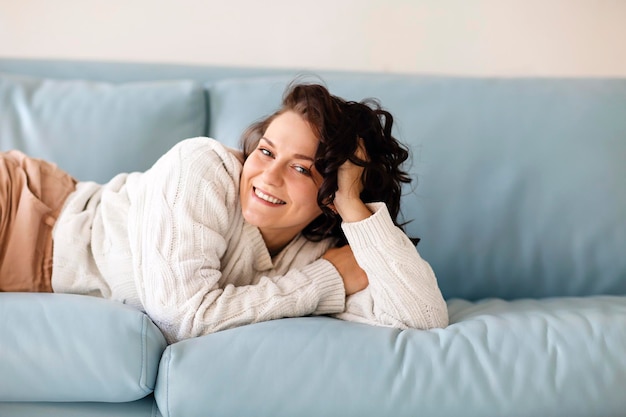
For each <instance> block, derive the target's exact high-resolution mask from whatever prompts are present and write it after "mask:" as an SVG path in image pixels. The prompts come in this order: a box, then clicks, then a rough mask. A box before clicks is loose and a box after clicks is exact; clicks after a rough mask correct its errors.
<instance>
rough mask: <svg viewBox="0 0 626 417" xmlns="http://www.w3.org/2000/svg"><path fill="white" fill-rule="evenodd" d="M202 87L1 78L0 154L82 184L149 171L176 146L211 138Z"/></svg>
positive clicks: (170, 83) (174, 83)
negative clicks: (22, 156) (17, 155)
mask: <svg viewBox="0 0 626 417" xmlns="http://www.w3.org/2000/svg"><path fill="white" fill-rule="evenodd" d="M206 113H207V109H206V98H205V93H204V89H203V87H202V86H201V85H200V84H199V83H196V82H193V81H186V80H178V81H158V82H129V83H120V84H114V83H107V82H96V81H86V80H56V79H47V78H35V77H28V76H19V75H11V74H2V73H0V114H1V118H2V119H1V120H2V123H0V150H1V151H6V150H9V149H19V150H21V151H23V152H25V153H27V154H29V155H30V156H33V157H38V158H44V159H48V160H50V161H53V162H55V163H57V164H58V165H59V166H60V167H61V168H63V169H64V170H66V171H68V172H69V173H70V174H72V175H73V176H74V177H75V178H77V179H78V180H81V181H88V180H89V181H97V182H106V181H108V180H109V179H111V178H112V177H113V176H114V175H116V174H118V173H120V172H132V171H143V170H145V169H147V168H149V167H150V166H151V165H152V164H153V163H154V162H155V161H156V160H157V159H158V157H159V156H161V155H162V154H163V153H165V152H166V151H167V150H169V149H170V148H171V147H172V145H173V144H175V143H176V142H178V141H180V140H182V139H186V138H190V137H195V136H203V135H205V134H206V119H207V116H206Z"/></svg>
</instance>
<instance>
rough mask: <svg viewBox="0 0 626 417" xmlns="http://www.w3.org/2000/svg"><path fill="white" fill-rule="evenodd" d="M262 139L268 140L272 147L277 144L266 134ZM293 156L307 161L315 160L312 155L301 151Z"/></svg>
mask: <svg viewBox="0 0 626 417" xmlns="http://www.w3.org/2000/svg"><path fill="white" fill-rule="evenodd" d="M261 139H262V140H264V141H265V142H267V144H268V145H270V146H271V147H272V148H276V145H274V142H272V141H271V140H269V139H268V138H266V137H265V136H263V137H262V138H261ZM293 157H294V158H296V159H304V160H306V161H311V162H315V158H312V157H310V156H307V155H303V154H301V153H297V154H294V155H293Z"/></svg>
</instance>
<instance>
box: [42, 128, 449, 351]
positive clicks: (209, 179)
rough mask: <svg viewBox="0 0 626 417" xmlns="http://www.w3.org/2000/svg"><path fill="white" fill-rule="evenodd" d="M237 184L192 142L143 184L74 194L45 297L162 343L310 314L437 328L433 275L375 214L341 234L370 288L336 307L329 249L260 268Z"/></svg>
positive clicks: (81, 187) (262, 255)
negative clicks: (99, 302) (98, 309)
mask: <svg viewBox="0 0 626 417" xmlns="http://www.w3.org/2000/svg"><path fill="white" fill-rule="evenodd" d="M240 173H241V163H240V162H239V160H238V159H237V158H236V157H235V156H234V155H233V154H232V153H231V152H230V151H229V150H228V149H227V148H225V147H224V146H223V145H221V144H220V143H219V142H217V141H214V140H213V139H209V138H193V139H188V140H185V141H182V142H180V143H179V144H177V145H176V146H174V147H173V148H172V149H171V150H170V151H169V152H168V153H166V154H165V155H164V156H163V157H161V158H160V159H159V160H158V161H157V162H156V163H155V164H154V166H153V167H152V168H151V169H149V170H148V171H146V172H145V173H132V174H120V175H118V176H116V177H115V178H113V179H112V180H111V181H110V182H109V183H107V184H104V185H99V184H95V183H90V182H85V183H79V184H78V187H77V190H76V192H75V193H73V194H72V195H71V196H70V198H69V199H68V201H67V202H66V204H65V207H64V209H63V211H62V213H61V216H60V217H59V219H58V221H57V223H56V225H55V229H54V232H53V233H54V234H53V237H54V259H53V277H52V285H53V288H54V291H56V292H70V293H79V294H88V295H94V296H100V297H105V298H111V299H113V300H117V301H121V302H124V303H127V304H130V305H133V306H135V307H137V308H139V309H142V310H143V311H145V312H146V313H147V314H148V315H149V316H150V318H151V319H152V320H153V321H154V322H155V323H156V324H157V325H158V326H159V327H160V328H161V330H162V331H163V333H164V334H165V336H166V338H167V339H168V341H169V342H175V341H178V340H182V339H185V338H189V337H194V336H200V335H204V334H208V333H211V332H215V331H219V330H223V329H227V328H231V327H236V326H241V325H244V324H249V323H255V322H259V321H266V320H272V319H277V318H283V317H297V316H305V315H310V314H327V315H330V314H337V317H339V318H343V319H348V320H356V321H362V322H367V323H372V324H382V325H389V326H396V327H401V328H406V327H417V328H430V327H436V326H442V325H445V324H446V323H447V312H446V310H445V302H443V299H442V298H441V294H440V293H439V289H438V288H437V284H436V280H435V278H434V274H433V273H432V270H431V269H430V267H429V266H428V264H427V263H426V262H424V261H423V260H421V258H420V257H419V255H418V254H417V251H416V250H415V248H414V247H412V245H411V244H410V241H408V239H406V236H405V235H404V234H403V233H402V232H401V231H400V230H399V229H396V228H395V227H394V226H393V223H392V222H391V219H390V218H389V214H388V213H387V211H386V209H385V208H384V205H380V207H378V211H377V212H376V214H375V215H373V216H372V217H371V218H370V219H367V220H364V221H363V222H358V223H355V224H349V225H345V226H344V227H345V230H346V234H347V235H348V239H349V241H350V243H351V245H353V250H354V252H355V256H356V257H357V260H358V261H359V263H360V264H362V266H363V268H364V269H365V270H366V271H367V273H368V276H369V277H370V287H369V288H368V289H366V290H365V291H361V292H360V293H358V294H355V295H354V296H351V297H348V300H347V304H346V297H345V290H344V288H343V282H342V280H341V277H340V276H339V274H338V273H337V271H336V270H335V268H334V267H333V266H332V265H331V264H330V263H329V262H328V261H326V260H323V259H320V258H321V256H322V255H323V254H324V252H325V251H326V250H327V248H328V247H329V246H330V244H331V243H332V242H330V241H328V240H326V241H323V242H310V241H308V240H306V239H305V238H304V237H302V236H297V237H296V238H295V239H294V240H293V241H292V242H290V243H289V245H287V247H285V248H284V249H283V250H282V251H281V252H280V253H279V254H278V255H277V256H275V257H274V258H271V257H270V254H269V252H268V250H267V248H266V247H265V244H264V242H263V239H262V236H261V234H260V232H259V230H258V229H257V228H256V227H254V226H251V225H250V224H248V223H246V222H245V221H244V219H243V216H242V214H241V207H240V205H239V193H238V190H239V176H240ZM390 225H391V226H390ZM406 242H408V244H409V245H410V247H405V246H406ZM398 244H401V248H402V249H400V248H399V247H398V246H397V245H398ZM397 254H399V255H400V256H397ZM394 257H395V259H392V258H394ZM407 262H408V263H414V265H410V266H407V265H405V263H407ZM444 316H445V320H444Z"/></svg>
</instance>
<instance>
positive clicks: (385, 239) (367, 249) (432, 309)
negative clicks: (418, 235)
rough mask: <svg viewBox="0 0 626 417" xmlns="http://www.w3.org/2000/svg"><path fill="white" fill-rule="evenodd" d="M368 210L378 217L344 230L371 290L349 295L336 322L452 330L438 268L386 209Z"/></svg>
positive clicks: (380, 206) (379, 205) (346, 225)
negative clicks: (429, 261)
mask: <svg viewBox="0 0 626 417" xmlns="http://www.w3.org/2000/svg"><path fill="white" fill-rule="evenodd" d="M368 206H369V208H370V210H372V211H373V212H374V214H372V216H370V217H369V218H367V219H365V220H362V221H360V222H354V223H344V224H343V225H342V228H343V230H344V233H345V235H346V237H347V239H348V243H349V244H350V247H351V249H352V251H353V253H354V256H355V258H356V260H357V262H358V264H359V266H361V268H363V270H365V272H366V274H367V276H368V280H369V285H368V287H367V288H366V289H365V290H363V291H360V292H358V293H356V294H353V295H351V296H349V297H348V299H347V301H346V310H345V311H344V312H343V313H340V314H337V315H336V317H338V318H340V319H344V320H351V321H358V322H363V323H368V324H375V325H383V326H391V327H396V328H400V329H407V328H414V329H431V328H436V327H445V326H447V325H448V310H447V305H446V302H445V300H444V299H443V296H442V294H441V291H440V290H439V286H438V284H437V279H436V277H435V274H434V272H433V270H432V268H431V267H430V265H429V264H428V262H426V261H425V260H423V259H422V258H421V256H420V255H419V253H418V251H417V249H416V248H415V246H414V245H413V243H412V242H411V241H410V239H409V238H408V237H407V236H406V235H405V234H404V232H403V231H402V230H401V229H400V228H398V227H397V226H395V225H394V224H393V221H392V219H391V217H390V215H389V212H388V210H387V207H386V206H385V204H383V203H373V204H369V205H368Z"/></svg>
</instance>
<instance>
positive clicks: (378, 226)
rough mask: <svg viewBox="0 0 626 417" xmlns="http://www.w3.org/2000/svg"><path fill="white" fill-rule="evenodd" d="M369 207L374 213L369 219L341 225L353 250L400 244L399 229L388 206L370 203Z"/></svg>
mask: <svg viewBox="0 0 626 417" xmlns="http://www.w3.org/2000/svg"><path fill="white" fill-rule="evenodd" d="M367 207H368V208H369V209H370V210H371V211H372V213H373V214H372V215H371V216H370V217H368V218H367V219H364V220H361V221H358V222H352V223H342V224H341V228H342V229H343V232H344V234H345V235H346V238H347V239H348V242H349V243H350V246H351V247H352V249H353V250H355V249H360V248H367V247H372V246H380V244H381V243H385V244H387V243H388V244H391V245H395V244H396V243H400V242H396V240H397V239H398V233H397V230H396V229H397V228H396V225H395V224H393V220H391V216H390V215H389V210H388V209H387V206H386V205H385V204H384V203H369V204H367Z"/></svg>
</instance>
